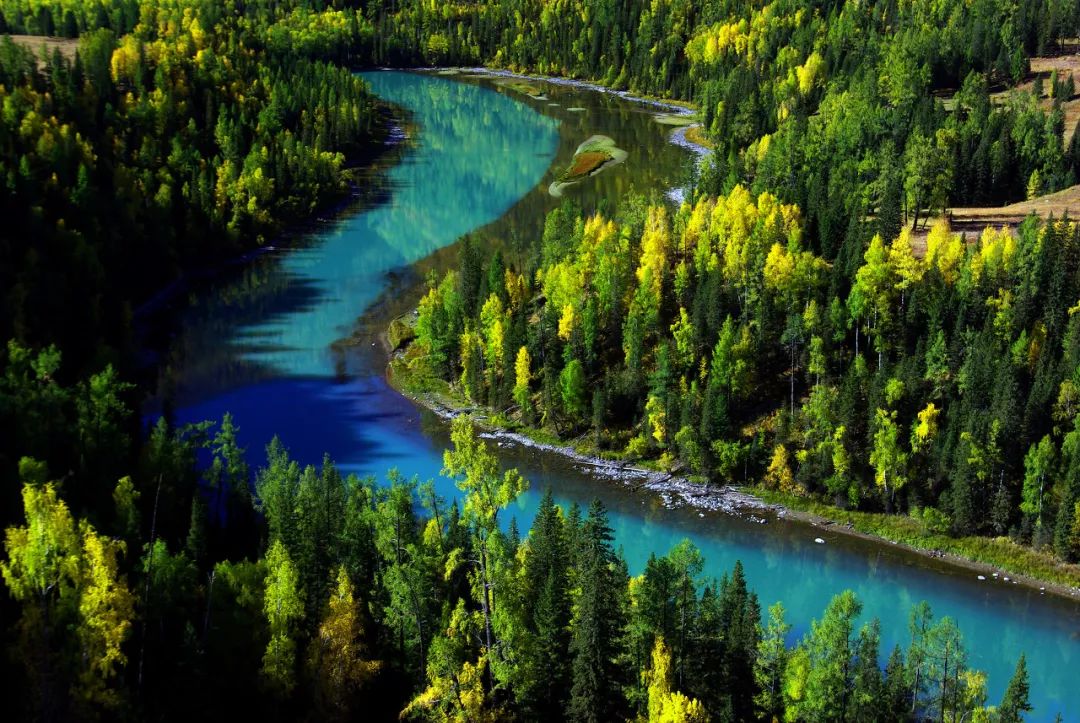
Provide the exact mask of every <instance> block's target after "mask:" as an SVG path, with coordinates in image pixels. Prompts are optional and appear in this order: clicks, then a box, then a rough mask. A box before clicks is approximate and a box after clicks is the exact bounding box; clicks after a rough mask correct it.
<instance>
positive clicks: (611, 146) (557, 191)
mask: <svg viewBox="0 0 1080 723" xmlns="http://www.w3.org/2000/svg"><path fill="white" fill-rule="evenodd" d="M629 155H630V154H629V153H627V152H626V151H624V150H623V149H621V148H619V147H618V146H616V145H615V141H614V140H613V139H612V138H609V137H608V136H602V135H595V136H592V137H591V138H589V139H588V140H587V141H585V142H584V143H582V144H581V145H580V146H578V148H577V150H576V151H575V152H574V158H573V160H571V161H570V165H568V166H567V167H566V168H565V169H564V170H563V171H562V172H561V173H560V174H559V175H558V177H557V178H556V179H555V182H554V183H552V184H551V185H550V186H549V187H548V193H550V194H551V195H552V196H555V197H556V198H560V197H561V196H562V195H563V190H564V189H565V188H566V187H568V186H572V185H574V184H576V183H580V182H581V181H583V180H585V179H586V178H588V177H589V176H595V175H596V174H597V173H600V172H601V171H603V170H604V169H605V168H610V167H611V166H615V165H618V164H620V163H622V162H623V161H625V160H626V159H627V158H628V157H629Z"/></svg>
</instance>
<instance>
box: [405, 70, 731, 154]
mask: <svg viewBox="0 0 1080 723" xmlns="http://www.w3.org/2000/svg"><path fill="white" fill-rule="evenodd" d="M417 70H419V71H422V72H432V73H436V74H439V75H444V76H449V77H453V76H454V75H462V76H468V75H473V76H484V77H489V78H503V79H507V80H519V81H524V82H542V83H551V84H552V85H561V86H565V87H568V88H579V89H581V90H589V91H592V92H594V93H605V94H608V95H614V96H617V97H619V98H621V99H623V100H626V101H630V102H633V103H641V104H643V105H648V106H652V107H653V108H656V109H657V110H660V111H663V112H665V113H668V114H670V115H676V116H690V115H694V114H696V113H698V112H699V109H698V108H697V106H695V105H694V104H693V103H690V102H688V101H681V100H675V99H672V98H655V97H652V96H647V95H637V94H635V93H632V92H630V91H629V90H616V89H615V88H611V87H608V86H606V85H603V84H601V83H598V82H596V81H590V80H577V79H575V78H563V77H559V76H552V75H535V74H529V73H515V72H514V71H512V70H504V69H498V68H481V67H477V68H454V67H439V68H418V69H417ZM523 94H524V95H527V96H528V97H530V98H532V99H533V100H547V98H546V97H540V96H535V95H532V94H528V93H523ZM670 140H671V142H672V143H674V144H675V145H677V146H680V147H682V148H686V149H688V150H690V151H692V152H693V153H695V154H696V155H697V156H698V157H699V159H703V158H704V157H705V156H707V155H709V154H710V153H712V150H713V149H712V146H711V144H710V143H709V142H708V139H707V138H706V136H705V128H704V126H703V125H702V124H701V123H691V124H689V125H686V126H682V127H675V128H674V130H673V132H672V133H671V136H670Z"/></svg>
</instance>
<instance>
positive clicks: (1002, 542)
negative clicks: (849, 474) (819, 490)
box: [746, 487, 1080, 587]
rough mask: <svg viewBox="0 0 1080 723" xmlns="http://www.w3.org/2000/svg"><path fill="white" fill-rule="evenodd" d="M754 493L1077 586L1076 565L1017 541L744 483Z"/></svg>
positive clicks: (918, 545)
mask: <svg viewBox="0 0 1080 723" xmlns="http://www.w3.org/2000/svg"><path fill="white" fill-rule="evenodd" d="M746 491H747V492H750V493H751V494H753V495H756V496H757V497H760V498H761V499H763V500H765V501H766V502H770V503H773V504H779V505H783V506H784V507H787V508H788V509H790V510H795V511H798V512H803V513H808V514H811V515H814V516H816V517H821V518H824V519H826V520H831V521H833V522H836V523H839V524H842V525H850V526H851V528H852V529H853V530H855V531H856V532H859V533H862V534H864V535H872V536H874V537H878V538H881V539H884V540H888V541H890V542H896V543H899V544H903V545H907V546H908V547H911V548H913V549H915V550H917V551H920V552H929V551H938V552H942V553H944V554H946V555H951V556H954V557H958V558H963V559H965V560H970V561H972V562H975V563H979V564H982V565H989V566H991V567H994V568H997V569H1000V570H1002V571H1003V572H1006V573H1011V574H1013V575H1022V576H1024V577H1029V578H1033V579H1035V580H1040V581H1045V582H1048V583H1051V584H1054V585H1062V586H1065V587H1080V565H1070V564H1066V563H1063V562H1059V561H1058V560H1056V559H1055V558H1054V557H1053V555H1051V554H1049V553H1046V552H1042V551H1039V550H1034V549H1032V548H1030V547H1027V546H1024V545H1020V544H1018V543H1016V542H1014V541H1012V540H1010V539H1009V538H1007V537H950V536H948V535H946V534H944V533H942V532H940V531H937V530H935V529H933V528H932V526H931V525H929V524H928V523H927V522H925V521H923V520H921V519H917V518H915V517H905V516H901V515H886V514H881V513H874V512H856V511H852V510H842V509H839V508H837V507H833V506H832V505H827V504H825V503H823V502H819V501H817V500H813V499H808V498H805V497H793V496H791V495H784V494H780V493H778V492H774V491H771V490H766V489H763V488H760V487H748V488H746Z"/></svg>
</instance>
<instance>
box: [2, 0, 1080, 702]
mask: <svg viewBox="0 0 1080 723" xmlns="http://www.w3.org/2000/svg"><path fill="white" fill-rule="evenodd" d="M6 33H11V34H13V35H14V36H20V35H35V36H50V37H54V38H55V37H59V38H66V39H69V42H66V43H58V44H57V43H54V44H53V45H52V46H50V47H52V48H53V49H52V50H49V51H42V50H39V49H38V46H37V45H35V43H34V42H15V41H14V40H11V39H9V38H7V37H0V182H2V183H3V184H4V186H5V193H4V194H3V195H2V197H0V214H2V218H3V227H2V228H0V290H2V292H3V296H2V298H0V338H4V339H7V340H9V341H7V344H6V347H5V349H4V350H3V351H2V352H0V428H2V429H3V430H5V431H4V434H2V435H0V485H2V487H3V489H2V490H0V505H2V506H0V524H2V525H3V526H4V527H5V528H6V532H5V539H4V552H3V556H2V559H0V573H2V576H3V579H4V583H5V588H6V596H5V597H4V598H3V600H2V602H0V619H3V620H4V621H5V630H4V636H3V645H4V648H5V649H6V651H7V652H8V654H7V655H6V656H5V657H4V659H3V660H4V662H3V667H2V668H0V669H2V670H3V672H4V674H5V679H7V680H9V682H10V683H11V685H10V690H11V691H16V692H9V693H8V694H7V695H6V696H5V700H4V703H3V704H2V708H3V710H4V711H5V714H6V716H8V717H10V719H28V720H84V719H106V720H114V719H119V720H123V719H132V720H144V719H153V720H169V719H190V718H193V717H201V718H209V719H226V718H235V717H236V716H245V717H249V716H259V717H261V718H264V719H281V720H293V719H298V718H303V719H311V720H323V719H349V718H354V717H361V716H365V717H371V718H374V719H394V718H398V717H399V716H400V717H401V718H403V719H431V720H456V721H489V720H490V721H494V720H512V719H520V720H558V719H564V718H565V719H570V720H580V721H601V720H613V719H619V720H623V719H626V720H629V719H635V720H650V721H705V720H715V721H745V720H789V721H833V720H850V721H893V720H895V721H923V720H940V721H945V720H951V721H960V720H971V721H1002V722H1005V721H1009V722H1012V721H1019V720H1022V719H1023V717H1024V715H1025V713H1027V712H1030V705H1029V702H1028V699H1029V695H1028V689H1029V681H1028V676H1027V672H1026V667H1025V659H1024V658H1022V657H1021V658H1020V659H1019V660H1018V661H1017V664H1016V673H1015V675H1014V677H1013V679H1012V681H1011V682H1010V683H1009V685H1008V688H1007V690H1006V693H1005V695H1004V697H1003V699H1002V700H1000V701H997V700H994V701H988V700H987V693H986V685H985V683H986V681H985V676H983V675H982V674H981V673H980V672H978V671H977V670H975V669H974V668H973V667H969V666H968V664H967V659H966V655H965V652H964V644H963V640H962V639H961V636H960V633H959V631H958V629H957V626H956V624H955V622H954V621H952V620H951V619H950V618H948V617H940V618H939V617H936V616H935V615H934V614H933V612H932V611H931V610H930V609H929V608H928V607H927V606H926V605H925V604H924V605H918V606H916V607H914V608H913V609H912V610H911V611H910V633H911V635H910V643H909V644H908V645H907V646H905V647H904V648H902V649H901V648H899V647H897V648H896V649H894V650H882V649H881V642H880V633H879V629H878V626H877V623H876V622H875V621H872V620H871V621H866V620H864V619H863V616H862V615H861V613H862V607H861V604H860V602H859V600H858V599H857V597H856V596H855V595H854V594H852V593H851V592H842V591H839V590H838V591H836V593H837V595H836V597H835V598H834V599H833V601H832V602H831V603H830V604H829V605H828V606H827V607H826V608H825V609H824V610H822V611H821V612H820V615H819V616H818V617H817V619H816V620H815V622H814V623H813V624H812V625H811V626H810V627H809V629H808V630H807V631H806V634H805V635H804V636H802V637H801V639H798V640H795V639H793V636H792V635H791V630H792V628H791V625H790V624H789V622H788V621H786V620H785V612H784V609H783V606H782V605H781V604H775V605H771V606H770V605H769V603H772V602H774V601H764V602H765V603H766V607H767V609H766V610H763V609H762V606H761V604H760V603H759V601H758V599H757V597H756V596H755V594H754V593H753V591H752V590H749V589H748V588H747V585H746V580H745V577H744V571H743V570H742V568H741V566H739V565H736V566H735V567H734V569H732V570H731V571H730V573H728V574H726V575H725V576H723V577H722V578H721V579H718V580H716V579H709V578H707V577H706V576H705V575H704V573H703V570H704V565H705V561H704V560H703V559H702V556H701V553H700V552H699V551H698V550H697V549H695V548H694V547H693V545H691V544H689V543H683V544H680V545H678V546H677V547H675V548H674V549H672V550H670V551H667V553H666V554H665V555H662V556H661V555H660V554H659V552H660V551H658V554H657V555H654V557H653V559H651V560H650V561H649V563H648V565H647V566H646V568H645V570H644V571H643V573H642V574H640V575H638V576H634V577H631V576H630V573H629V570H628V568H627V565H626V563H625V561H624V560H623V559H622V557H621V555H620V553H619V551H618V550H617V549H615V548H614V547H613V544H612V533H611V529H610V527H609V524H608V520H607V514H606V511H605V510H604V508H603V506H602V505H601V504H599V503H596V504H593V505H592V506H591V507H589V508H588V509H587V510H582V509H579V508H576V507H574V508H569V509H563V508H560V507H558V506H557V505H555V504H554V503H553V502H552V500H551V497H550V495H549V496H548V497H547V498H546V499H545V501H544V503H543V504H542V505H541V510H540V512H539V514H538V515H537V517H536V520H535V521H534V522H533V524H532V528H531V529H530V530H523V529H519V528H518V525H517V522H516V520H512V519H508V516H509V515H510V514H511V513H510V511H509V510H508V508H509V507H510V506H511V505H512V503H513V502H514V501H515V500H516V499H517V498H518V496H519V495H520V494H521V493H522V491H523V490H524V489H526V487H527V485H528V482H527V481H526V480H525V479H523V478H522V477H521V476H520V475H519V474H518V473H517V472H515V471H502V470H501V469H500V467H499V465H498V463H497V460H496V458H495V457H494V456H493V453H492V451H491V450H489V449H488V448H487V447H486V446H485V444H484V442H482V441H481V440H480V439H479V438H478V436H477V434H476V431H475V430H474V429H473V428H472V427H471V425H470V423H469V422H468V421H466V420H465V419H459V420H457V421H455V422H454V424H453V429H452V447H451V449H450V450H448V451H447V452H446V455H445V461H444V470H443V474H444V475H445V476H447V477H449V478H452V479H454V480H455V481H456V483H457V486H458V489H459V490H460V496H459V497H458V499H456V500H444V499H440V498H439V497H438V495H436V494H435V492H434V487H433V486H432V485H430V484H429V483H422V482H421V481H419V480H408V479H404V478H402V477H401V476H400V475H398V474H396V473H393V472H390V473H388V475H387V476H386V478H385V479H380V480H373V479H358V478H356V477H355V476H346V475H343V474H342V473H340V472H339V471H338V470H337V468H336V467H335V465H334V463H333V461H332V460H330V459H325V460H324V461H323V463H322V464H321V465H318V466H304V465H302V464H301V463H300V462H298V461H296V460H293V459H291V458H290V455H289V453H288V451H287V450H286V449H285V448H284V446H283V445H282V444H281V443H280V442H278V441H277V440H274V441H272V442H270V443H269V445H268V446H267V449H266V462H265V466H263V467H261V468H259V469H257V470H256V469H252V468H250V467H249V465H248V462H247V461H246V460H247V459H248V458H247V457H246V456H245V450H243V449H241V447H240V445H239V443H238V441H237V429H236V426H235V424H234V422H233V420H232V419H231V417H229V416H225V418H223V419H221V420H214V421H208V422H205V423H201V424H195V425H186V426H178V425H174V424H172V423H171V421H170V420H169V419H168V418H162V419H160V420H157V421H156V422H155V423H154V424H153V425H152V426H151V427H150V428H149V429H143V428H142V418H141V415H140V413H139V407H140V405H141V403H142V400H144V399H145V398H146V396H147V395H148V393H149V392H150V390H148V389H146V388H144V387H143V386H142V385H141V384H140V383H139V377H138V376H137V375H136V373H135V369H136V368H137V364H136V360H135V356H136V352H137V347H138V342H137V339H136V336H135V332H134V331H133V317H134V315H135V311H136V309H137V308H138V307H139V306H140V305H141V304H143V303H145V302H146V301H147V300H148V299H149V298H151V297H152V296H153V295H154V293H155V292H157V291H159V290H160V289H161V288H162V287H163V286H165V285H166V284H168V283H170V282H172V281H174V280H175V279H177V278H178V277H180V276H181V275H182V274H183V273H184V272H185V271H190V270H192V269H195V268H199V267H202V266H204V265H207V264H212V263H215V262H220V261H222V260H223V259H228V258H232V257H235V256H236V255H238V254H241V253H244V252H246V251H250V250H252V249H255V248H258V247H259V246H260V245H263V244H266V243H267V242H268V241H269V240H271V239H273V238H275V237H276V235H277V234H279V233H280V232H281V231H282V230H283V229H286V228H288V227H289V226H290V225H291V224H295V223H300V222H303V221H304V220H305V219H307V218H309V217H310V215H311V214H312V213H313V212H314V211H315V210H317V209H319V208H324V207H327V206H328V205H330V204H333V203H335V202H337V201H340V200H341V199H343V198H345V197H347V196H349V195H350V194H355V193H357V192H359V191H362V189H359V188H357V184H358V181H357V179H358V176H357V175H356V174H354V173H353V170H354V169H355V168H356V167H357V166H358V165H359V164H363V163H366V162H367V161H368V160H369V159H370V158H371V157H372V155H373V154H375V153H377V152H378V149H379V148H381V147H382V144H383V139H384V136H385V134H386V132H387V130H386V125H387V124H386V121H385V116H386V113H387V110H386V109H384V108H383V107H382V106H381V105H380V103H379V102H378V101H377V100H376V99H375V98H374V97H373V96H371V95H370V93H369V92H368V90H367V88H366V86H365V85H364V83H363V82H362V81H361V80H359V79H358V78H357V77H356V76H355V75H354V74H353V72H352V71H353V70H354V69H356V68H359V67H369V66H373V65H392V66H402V67H411V66H417V65H445V64H457V65H475V64H486V65H490V66H495V67H500V68H510V69H514V70H521V71H528V72H536V73H544V74H552V75H561V76H568V77H576V78H582V79H589V80H594V81H599V82H602V83H604V84H606V85H609V86H611V87H613V88H619V89H624V88H625V89H630V90H632V91H634V92H636V93H639V94H648V95H655V96H662V97H667V98H673V99H681V100H683V101H688V102H690V103H693V104H694V105H695V106H696V107H697V108H699V109H700V111H699V113H700V119H701V121H702V124H703V126H704V130H705V132H706V134H707V136H708V139H709V141H710V142H711V144H712V146H713V148H714V149H713V151H712V153H711V155H710V157H709V158H708V160H707V161H706V163H705V164H704V165H703V166H702V168H701V171H700V174H698V175H697V177H696V179H695V187H694V188H693V189H692V195H691V197H690V198H689V199H688V200H687V202H686V203H685V204H683V205H681V206H673V205H671V204H665V203H664V202H662V201H660V200H657V199H633V200H630V201H628V202H626V203H624V204H622V205H621V206H620V207H619V208H617V209H611V210H606V211H604V212H603V213H600V212H598V211H597V209H584V208H580V207H578V206H575V205H574V203H573V202H569V203H567V204H566V205H564V206H563V207H561V208H559V209H558V210H556V211H554V212H552V214H551V215H550V216H549V217H548V220H547V224H546V227H545V230H544V232H543V235H542V237H540V238H536V239H529V240H528V241H527V242H526V243H525V244H524V247H523V248H515V249H513V250H512V251H508V253H507V255H506V256H505V257H504V256H501V255H496V256H495V257H494V258H492V259H487V258H485V256H484V253H483V251H482V250H481V249H480V248H479V247H478V246H477V245H476V244H475V243H473V242H472V241H471V240H466V241H465V243H463V245H462V251H461V259H460V267H459V268H458V269H455V270H452V271H450V272H449V273H448V274H447V275H446V276H445V277H444V278H441V279H435V278H433V279H432V280H431V282H430V288H429V289H428V290H427V294H426V295H425V296H424V298H423V301H422V302H421V305H420V309H419V315H418V319H417V325H416V330H415V333H416V339H415V341H414V342H413V343H412V344H411V345H410V346H409V347H408V349H407V350H406V352H405V354H404V355H403V357H402V359H401V360H400V361H399V362H398V363H397V364H398V369H399V371H400V372H401V373H402V374H403V375H405V373H406V372H407V376H408V379H409V384H411V385H416V386H417V387H423V388H432V387H435V388H439V389H444V390H447V391H448V392H449V393H451V394H453V395H457V396H460V397H462V398H464V399H466V400H468V401H469V402H470V403H474V404H482V405H487V406H490V407H491V408H493V409H497V410H500V414H501V417H499V418H498V419H499V420H500V421H502V422H504V423H506V424H507V425H511V426H518V427H523V428H526V429H528V430H532V431H534V432H536V433H538V434H543V435H548V436H557V437H560V438H562V439H577V440H586V441H585V444H587V445H588V446H589V447H590V448H591V449H592V450H595V451H597V452H598V453H600V454H604V455H614V456H620V457H625V458H630V459H633V460H635V461H641V462H642V463H644V464H650V465H654V466H659V467H663V468H665V469H670V470H673V471H678V472H681V473H684V474H687V475H689V476H692V477H694V478H696V479H699V480H700V481H701V482H702V484H724V483H739V484H750V485H758V486H759V487H760V488H761V489H762V490H764V491H765V492H773V493H780V494H783V495H785V496H787V497H789V498H799V497H804V498H813V499H817V500H823V501H826V502H828V503H830V504H834V505H837V506H839V507H843V508H847V509H852V510H861V511H870V512H881V513H888V514H891V515H895V516H896V517H897V518H899V517H903V518H904V519H913V520H915V521H916V522H917V524H919V525H921V526H924V527H925V528H926V529H928V530H932V531H934V532H935V533H940V534H942V535H955V536H971V535H983V536H987V537H994V538H1008V539H1010V540H1012V541H1013V543H1017V544H1021V545H1025V546H1030V547H1032V548H1034V549H1037V550H1041V551H1044V552H1046V553H1047V554H1052V555H1053V556H1055V557H1056V558H1057V559H1059V560H1062V561H1069V562H1072V561H1077V560H1078V559H1080V452H1078V445H1080V421H1078V420H1080V416H1078V415H1080V321H1078V320H1077V319H1078V318H1077V314H1076V311H1077V308H1078V306H1077V305H1078V301H1080V231H1078V229H1077V226H1076V224H1075V223H1073V222H1071V221H1069V220H1068V219H1067V218H1042V219H1040V218H1034V217H1033V218H1030V219H1029V220H1027V221H1025V222H1024V223H1023V224H1021V225H1020V226H1019V227H1018V228H1005V229H1000V230H993V229H991V230H986V231H983V230H982V229H978V230H975V231H969V232H967V233H963V234H961V233H954V232H953V231H952V230H951V229H950V227H949V223H948V221H947V220H946V219H944V218H942V217H943V216H945V215H947V211H948V210H949V209H950V208H953V207H957V206H994V205H1001V204H1007V203H1011V202H1015V201H1022V200H1025V199H1030V198H1037V197H1040V196H1042V195H1044V194H1047V193H1051V192H1054V191H1059V190H1062V189H1067V188H1070V187H1072V186H1074V185H1075V184H1076V183H1077V181H1078V180H1080V179H1078V176H1080V141H1078V140H1077V136H1076V134H1075V133H1073V134H1070V132H1069V129H1067V128H1066V117H1065V116H1066V113H1065V105H1066V104H1067V103H1069V102H1070V101H1072V100H1073V99H1074V98H1075V96H1076V88H1075V87H1074V84H1073V79H1072V76H1071V75H1068V76H1067V77H1066V76H1063V77H1058V76H1057V75H1056V74H1054V75H1052V76H1051V77H1048V78H1042V77H1041V76H1039V77H1037V78H1035V79H1034V80H1033V81H1032V80H1030V70H1031V68H1030V59H1031V58H1033V57H1039V56H1054V55H1060V54H1064V53H1075V52H1076V49H1077V47H1076V44H1075V38H1076V37H1077V35H1080V5H1078V4H1077V3H1076V2H1075V0H1032V1H1031V2H1013V1H1011V0H934V1H931V0H904V1H900V0H865V1H856V0H848V1H841V0H834V1H832V2H824V1H815V0H775V2H771V3H765V2H760V1H759V0H741V1H738V2H736V1H735V0H716V1H714V2H693V3H692V2H690V1H689V0H653V1H652V2H648V3H645V2H641V1H640V0H625V1H623V2H613V1H611V0H604V1H602V2H585V1H584V0H558V1H557V2H529V1H522V0H515V1H509V0H507V1H505V2H479V3H432V2H415V1H414V0H396V1H394V2H385V1H381V0H375V1H371V2H363V1H355V2H354V1H350V0H326V1H323V0H284V1H281V0H153V1H151V0H85V1H84V0H0V35H3V34H6ZM1018 86H1019V87H1018ZM1066 138H1069V139H1070V141H1069V142H1066ZM360 311H362V310H357V313H360ZM1013 543H1010V544H1013ZM883 663H884V665H883ZM1036 683H1037V681H1036ZM1035 715H1037V716H1038V717H1039V718H1048V717H1050V716H1052V715H1053V711H1036V713H1035Z"/></svg>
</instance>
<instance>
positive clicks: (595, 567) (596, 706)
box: [567, 500, 626, 723]
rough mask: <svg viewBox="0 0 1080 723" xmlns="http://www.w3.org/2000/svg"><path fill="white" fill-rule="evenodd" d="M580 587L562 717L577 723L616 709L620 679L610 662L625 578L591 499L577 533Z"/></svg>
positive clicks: (593, 721)
mask: <svg viewBox="0 0 1080 723" xmlns="http://www.w3.org/2000/svg"><path fill="white" fill-rule="evenodd" d="M581 535H582V542H581V548H582V549H581V553H580V555H581V566H580V570H581V572H580V587H581V593H580V595H579V597H578V600H577V605H576V606H575V610H574V633H573V639H572V641H571V643H570V653H571V655H572V656H573V683H572V686H571V692H570V704H569V706H568V709H567V716H568V717H569V718H570V719H571V720H573V721H579V722H580V723H600V722H601V721H608V720H612V718H614V717H617V716H618V714H619V711H620V710H621V709H622V705H621V701H620V698H621V695H620V684H621V682H622V681H621V677H622V676H621V675H620V673H619V670H618V664H617V662H616V659H617V657H618V652H619V647H620V646H619V642H620V636H621V634H622V628H623V620H624V615H623V609H622V605H621V600H620V596H621V594H622V590H625V587H626V580H625V576H624V573H621V570H622V567H621V566H620V564H619V561H618V560H617V559H616V557H615V553H614V552H613V551H612V549H611V540H612V530H611V528H610V527H609V526H608V521H607V510H606V509H605V508H604V505H603V503H601V502H600V501H599V500H595V501H594V502H593V503H592V505H590V507H589V516H588V518H587V519H586V520H585V524H584V527H583V529H582V533H581Z"/></svg>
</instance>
